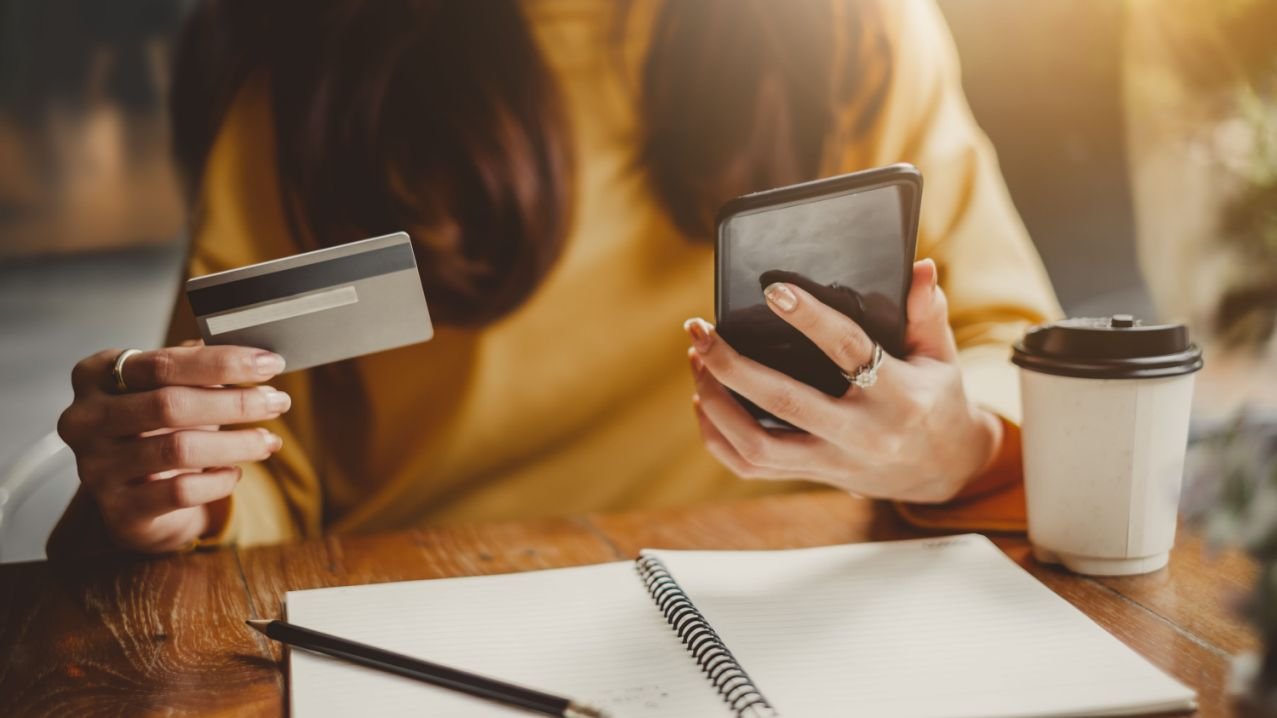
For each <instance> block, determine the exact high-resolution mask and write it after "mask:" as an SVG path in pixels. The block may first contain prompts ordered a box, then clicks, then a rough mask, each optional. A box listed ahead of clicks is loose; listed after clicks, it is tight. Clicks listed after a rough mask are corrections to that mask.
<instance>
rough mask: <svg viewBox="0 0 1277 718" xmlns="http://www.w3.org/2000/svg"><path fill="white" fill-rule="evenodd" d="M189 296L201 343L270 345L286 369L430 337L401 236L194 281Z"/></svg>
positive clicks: (431, 332) (408, 249) (408, 247)
mask: <svg viewBox="0 0 1277 718" xmlns="http://www.w3.org/2000/svg"><path fill="white" fill-rule="evenodd" d="M186 297H187V299H188V300H189V301H190V303H191V309H192V310H193V311H194V312H195V319H196V322H197V323H198V325H199V329H200V335H201V336H203V337H204V343H206V344H236V345H240V346H249V347H258V348H261V349H268V350H270V351H273V352H275V353H277V354H279V355H281V356H283V357H284V361H285V362H286V363H287V365H288V371H295V370H297V369H306V368H308V367H312V366H318V365H320V364H327V363H329V362H335V361H341V360H342V359H350V358H351V357H357V356H361V355H363V354H371V353H373V352H379V351H383V350H386V349H393V348H395V347H401V346H406V345H408V344H417V343H419V342H424V341H428V340H429V339H430V338H431V337H432V336H434V328H433V327H432V326H431V324H430V313H429V312H428V311H427V309H426V297H425V294H424V292H423V291H422V289H421V275H419V274H418V273H417V261H416V258H415V257H414V256H413V253H412V242H411V240H410V239H409V238H408V235H407V234H405V233H403V232H396V233H394V234H388V235H386V236H384V237H373V238H372V239H364V240H361V241H358V242H351V243H350V244H343V245H339V246H336V247H328V248H326V249H317V250H315V251H313V252H305V253H303V254H296V255H293V256H291V257H284V258H282V259H273V260H271V261H269V262H262V263H261V264H252V265H249V266H247V267H240V268H238V269H231V270H227V271H225V272H218V273H216V274H206V275H204V276H202V277H193V278H191V279H189V280H187V282H186Z"/></svg>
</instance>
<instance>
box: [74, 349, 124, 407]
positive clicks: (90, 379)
mask: <svg viewBox="0 0 1277 718" xmlns="http://www.w3.org/2000/svg"><path fill="white" fill-rule="evenodd" d="M120 351H121V350H119V349H104V350H102V351H100V352H98V353H96V354H94V355H93V356H91V357H87V358H85V359H82V360H81V361H79V362H78V363H76V365H75V368H73V369H72V370H71V389H72V390H73V391H75V395H76V396H83V395H84V394H86V393H88V392H90V391H96V390H114V389H115V378H114V377H113V376H112V375H111V368H112V367H113V366H114V364H115V359H116V357H118V356H119V355H120ZM134 358H136V357H134Z"/></svg>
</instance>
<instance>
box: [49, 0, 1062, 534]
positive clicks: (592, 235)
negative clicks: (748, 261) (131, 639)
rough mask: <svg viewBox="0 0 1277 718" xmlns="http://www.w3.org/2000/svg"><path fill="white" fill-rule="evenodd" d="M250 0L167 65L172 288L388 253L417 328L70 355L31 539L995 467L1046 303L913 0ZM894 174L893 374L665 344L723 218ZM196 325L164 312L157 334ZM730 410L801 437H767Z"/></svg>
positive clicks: (635, 497) (705, 292)
mask: <svg viewBox="0 0 1277 718" xmlns="http://www.w3.org/2000/svg"><path fill="white" fill-rule="evenodd" d="M273 7H274V8H275V9H272V10H271V11H270V13H271V14H269V15H263V12H264V11H262V10H260V9H258V8H256V7H254V6H253V3H248V2H220V3H205V5H203V6H202V7H201V8H200V9H199V10H198V11H197V14H196V17H195V19H194V20H193V22H192V25H191V29H190V32H189V36H188V38H187V39H186V42H185V44H184V48H183V51H182V55H181V58H180V61H179V64H178V67H177V82H176V85H175V94H174V98H173V100H174V107H175V113H174V115H175V132H176V139H177V148H178V152H179V156H180V159H181V161H182V163H183V165H184V167H185V169H186V170H187V173H188V177H189V178H190V181H191V193H192V197H193V202H194V208H195V211H194V222H193V247H192V253H191V258H190V263H189V267H188V271H189V272H190V273H191V274H203V273H206V272H212V271H218V270H222V269H227V268H231V267H235V266H240V265H243V264H247V263H250V262H256V261H261V260H265V259H269V258H273V257H279V256H284V255H288V254H292V253H295V252H298V251H302V250H306V249H312V248H315V247H318V246H325V245H332V244H337V243H341V242H346V241H351V240H355V239H359V238H361V237H365V236H371V235H374V234H378V233H382V232H385V231H391V230H397V229H406V230H407V231H408V232H409V233H410V234H411V235H412V236H413V238H414V241H415V242H416V243H417V249H418V255H419V257H420V259H421V262H420V264H421V271H422V276H423V280H424V282H425V289H426V296H427V298H428V301H429V302H430V305H431V311H432V313H433V315H434V316H435V318H436V320H437V322H439V323H440V324H442V325H443V326H442V327H441V328H440V329H439V330H438V331H437V333H436V336H435V338H434V339H433V341H431V342H430V343H427V344H424V345H419V346H415V347H408V348H404V349H399V350H394V351H389V352H384V353H381V354H376V355H372V356H367V357H362V358H359V359H357V360H354V361H350V362H344V363H342V364H339V365H333V366H329V367H323V368H320V369H317V370H312V371H308V372H303V373H298V374H289V375H285V376H277V375H278V374H279V372H280V371H281V370H282V369H283V368H284V367H283V365H282V361H281V360H280V359H279V358H278V357H276V356H274V355H271V354H269V353H265V352H259V351H254V350H251V349H245V348H234V347H202V346H184V347H175V348H169V349H162V350H159V351H154V352H146V353H143V354H141V355H138V356H135V357H132V358H131V359H129V360H128V361H127V362H125V364H124V366H123V377H122V378H123V379H124V384H125V388H126V389H127V391H123V392H121V391H118V390H117V389H116V388H115V387H114V385H113V380H112V378H111V377H112V366H113V364H114V363H115V361H116V359H117V357H118V356H119V354H120V352H119V351H118V350H111V351H105V352H102V353H100V354H97V355H95V356H93V357H90V358H88V359H86V360H85V361H83V362H81V363H80V364H79V365H78V366H77V368H76V371H75V373H74V375H73V377H72V378H73V383H74V384H75V386H76V390H77V396H76V399H75V401H74V403H73V404H72V406H71V407H70V408H69V409H68V410H67V411H66V412H65V414H64V415H63V417H62V420H61V422H60V430H61V432H62V435H63V437H64V438H65V439H66V440H67V443H68V444H70V445H71V446H72V447H73V448H74V449H75V451H76V454H77V458H78V460H79V466H80V474H81V480H82V484H83V485H82V487H81V490H80V492H79V494H78V495H77V499H76V500H75V501H74V502H73V504H72V507H71V508H70V509H69V510H68V514H67V515H66V516H65V517H64V519H63V522H62V524H61V526H60V528H59V530H58V531H56V532H55V535H54V537H53V539H52V540H51V551H53V552H56V551H60V550H78V549H82V548H85V547H91V546H94V545H101V543H103V542H108V541H109V542H111V543H112V544H114V545H116V546H119V547H123V548H126V549H132V550H138V551H151V552H156V551H170V550H175V549H180V548H183V547H186V546H190V545H192V544H193V543H195V542H204V543H212V544H216V543H225V542H232V541H234V542H239V543H258V542H268V541H279V540H286V539H290V538H294V537H298V536H313V535H317V534H319V533H321V532H323V531H342V532H345V531H363V530H375V529H383V528H392V527H398V526H407V525H413V524H421V523H426V522H429V523H446V522H456V521H468V520H479V519H484V520H487V519H505V518H529V517H538V516H548V515H556V514H570V513H579V512H584V511H595V510H615V509H622V508H635V507H651V506H660V505H669V504H673V503H678V502H689V501H695V500H701V499H709V498H718V497H727V496H733V495H744V494H750V493H761V492H769V491H780V490H784V489H786V488H789V487H791V486H792V485H793V484H790V483H788V482H775V481H754V482H742V481H740V480H739V479H738V478H737V477H736V476H733V474H736V475H738V476H743V477H746V478H754V479H811V480H816V481H821V482H825V483H829V484H833V485H835V486H838V487H840V488H842V489H844V490H847V491H851V492H855V493H858V494H863V495H868V496H874V497H882V498H891V499H897V500H901V501H914V502H930V503H935V502H941V501H944V500H946V499H949V498H951V497H954V496H955V495H959V494H960V493H963V492H965V494H964V495H967V494H978V493H981V492H985V491H987V490H989V488H990V487H992V486H993V485H995V484H1000V483H1004V482H1005V481H1007V480H1008V478H1010V479H1014V478H1015V472H1016V468H1015V466H1016V464H1017V460H1016V456H1017V453H1016V452H1017V451H1018V435H1017V434H1016V433H1015V431H1014V428H1013V425H1012V424H1011V420H1013V419H1014V417H1015V411H1016V408H1015V407H1016V403H1017V402H1016V398H1015V396H1016V395H1015V392H1014V384H1013V379H1012V377H1013V375H1012V374H1011V373H1010V371H1009V367H1008V366H1007V363H1006V353H1007V351H1006V350H1007V345H1008V343H1009V342H1010V341H1011V340H1013V339H1014V338H1015V337H1017V336H1018V335H1019V334H1020V333H1021V332H1022V331H1023V328H1024V327H1025V326H1026V325H1028V324H1030V323H1033V322H1037V321H1040V320H1042V319H1043V318H1045V317H1047V316H1050V315H1052V314H1054V313H1055V312H1056V311H1057V309H1056V305H1055V301H1054V298H1053V296H1052V294H1051V290H1050V288H1049V285H1048V282H1047V280H1046V277H1045V274H1044V272H1043V271H1042V268H1041V266H1040V263H1039V261H1038V259H1037V257H1036V255H1035V254H1034V252H1033V250H1032V247H1031V245H1030V243H1029V241H1028V239H1027V237H1026V236H1025V233H1024V230H1023V228H1022V226H1021V224H1020V222H1019V220H1018V218H1017V217H1016V215H1015V212H1014V209H1013V208H1012V205H1011V202H1010V200H1009V198H1008V196H1007V194H1006V190H1005V188H1004V186H1003V183H1002V180H1001V178H1000V176H999V174H998V170H997V167H996V162H995V160H994V155H993V152H992V150H991V148H990V147H989V145H988V142H987V141H986V140H985V138H984V137H983V136H982V135H981V133H980V132H979V130H978V128H977V127H976V125H975V123H974V121H973V120H972V118H971V115H970V112H969V110H968V108H967V106H966V102H965V100H964V98H963V96H962V93H961V90H960V82H959V75H958V67H957V61H956V55H955V52H954V49H953V46H952V42H951V40H950V38H949V37H948V36H947V34H946V31H945V29H944V26H943V22H942V20H941V18H940V16H939V13H938V10H937V9H936V7H935V6H934V5H933V4H932V3H931V2H930V0H908V1H899V0H891V1H890V2H885V1H879V2H856V1H855V0H808V1H804V2H796V3H785V4H784V5H783V6H782V5H780V4H775V3H768V2H762V1H761V0H760V1H756V2H740V1H739V0H700V1H698V2H694V3H693V2H667V3H663V4H662V3H657V2H653V1H652V0H634V1H633V2H629V3H621V4H617V3H611V2H605V1H603V0H525V1H524V2H518V3H516V2H491V3H452V2H443V1H442V0H440V1H437V2H430V1H428V0H422V1H421V2H415V3H410V2H406V1H398V2H379V3H361V2H357V1H355V0H329V1H328V2H325V3H323V4H322V7H321V8H317V7H316V5H315V4H314V3H312V2H305V3H298V4H297V6H296V7H294V6H293V5H292V4H291V3H280V4H278V6H273ZM895 161H908V162H913V163H914V164H916V165H917V166H918V167H920V168H921V170H922V171H923V173H924V175H925V176H926V177H927V191H926V198H925V200H924V209H923V219H922V226H921V229H920V238H919V246H920V254H921V255H922V256H924V257H926V258H927V259H926V260H924V261H922V262H920V263H918V264H917V265H915V267H914V277H913V282H914V291H913V292H912V293H911V295H910V297H909V300H908V302H909V304H908V310H909V315H910V325H909V327H908V345H909V350H910V355H909V357H908V359H907V361H904V360H895V359H888V360H887V361H886V362H885V364H884V365H883V366H882V369H881V373H880V374H881V379H880V381H879V382H878V384H877V386H875V387H873V388H871V389H868V390H859V389H857V390H853V391H850V392H848V394H847V395H846V396H844V397H841V398H833V397H827V396H824V395H820V394H818V393H816V392H814V390H811V389H809V388H807V387H805V386H804V385H801V384H798V383H797V382H794V381H792V380H790V379H788V378H787V377H784V376H782V375H779V374H776V373H774V372H771V371H768V370H765V369H763V368H761V367H759V366H757V365H755V364H752V363H751V362H749V361H746V360H744V359H742V358H741V357H739V356H737V355H736V354H735V353H734V352H733V351H732V350H731V348H730V347H728V346H726V345H725V344H724V343H723V342H721V341H719V340H718V339H717V337H716V335H715V334H714V332H713V330H712V328H711V327H710V326H709V325H708V324H707V323H706V322H704V321H703V320H699V319H693V320H692V321H689V322H687V324H686V329H687V332H688V333H687V334H683V333H681V332H680V330H679V327H680V324H682V323H683V320H684V319H685V318H687V317H689V316H691V317H696V316H697V315H702V314H706V313H708V310H709V309H710V301H711V294H712V286H713V274H712V272H713V267H712V249H711V247H710V245H709V242H708V239H709V235H710V231H711V228H710V218H711V217H712V216H713V213H714V212H715V210H716V208H717V207H718V205H719V204H720V203H721V202H722V201H724V200H726V199H728V198H730V197H732V196H735V195H739V194H742V193H744V192H747V191H751V190H755V189H760V188H764V187H771V186H778V185H782V184H787V183H790V182H794V181H799V180H803V179H809V178H812V177H816V176H822V175H832V174H837V173H840V172H845V171H850V170H854V169H860V168H866V167H871V166H876V165H882V164H887V163H890V162H895ZM937 282H939V284H940V285H942V286H943V290H941V289H940V288H939V286H938V285H937ZM768 296H769V300H770V302H771V306H773V307H774V309H775V311H777V313H778V314H780V315H781V316H782V317H784V318H785V319H786V320H788V321H791V322H792V323H793V324H795V325H796V326H797V327H798V328H799V329H800V330H802V331H803V332H805V333H806V334H807V335H808V336H809V337H811V338H812V339H813V340H814V341H815V342H816V343H817V344H819V345H820V346H822V347H824V348H826V350H827V351H828V352H829V353H830V355H831V356H832V357H833V358H834V359H835V361H837V362H838V363H839V365H840V366H841V367H842V368H843V369H844V370H845V371H847V372H848V373H851V372H855V371H856V370H857V369H859V368H860V367H862V366H863V365H865V364H866V363H867V362H868V361H869V358H870V353H871V351H872V343H871V342H870V341H869V340H868V338H867V337H865V336H864V334H863V332H862V331H860V329H859V328H858V327H856V326H855V325H854V323H852V322H851V321H850V320H847V319H845V318H843V317H842V316H841V315H838V314H835V313H833V312H831V311H830V310H828V308H826V307H824V306H822V305H820V304H819V303H818V302H816V301H815V300H814V299H812V297H810V295H806V294H805V293H803V292H802V291H801V290H799V289H797V288H796V287H792V286H789V285H782V286H778V287H772V288H769V291H768ZM195 336H196V333H195V331H194V327H193V323H192V321H191V317H190V312H189V309H188V308H187V307H185V306H183V305H181V304H179V306H178V308H177V310H176V311H175V313H174V320H173V324H172V331H171V333H170V344H177V343H179V342H181V341H183V340H189V339H190V338H192V337H195ZM689 340H690V343H691V344H692V347H691V348H690V349H689V348H688V347H687V343H688V342H689ZM689 351H690V365H691V372H692V377H693V383H694V387H695V388H694V390H695V393H696V395H695V397H693V401H692V404H693V409H694V418H693V417H687V418H686V419H684V417H685V416H687V414H686V412H687V411H688V406H687V404H688V394H689V384H688V378H687V375H686V374H685V373H684V372H687V371H688V364H689V358H688V357H686V356H685V352H689ZM259 382H261V383H267V382H268V383H269V386H270V387H272V388H270V389H266V388H260V389H259V388H210V387H213V386H214V385H242V384H246V383H259ZM728 388H730V389H734V390H736V391H738V392H739V393H741V394H742V395H744V396H746V397H749V398H750V399H752V400H753V401H754V402H755V403H757V404H759V405H760V406H762V407H764V408H766V409H769V410H771V411H772V412H773V413H775V414H778V415H780V416H782V417H783V418H786V419H789V420H790V421H791V422H793V423H794V424H796V425H798V426H800V427H802V428H805V429H807V430H808V431H809V432H810V433H809V434H807V435H790V436H779V435H773V434H769V433H767V432H765V431H764V430H762V429H761V428H760V427H759V426H758V425H757V424H756V423H754V422H753V421H752V420H751V419H749V418H748V415H747V414H745V413H744V412H743V411H742V410H741V409H740V408H739V407H738V406H737V405H736V404H734V403H733V402H732V400H731V399H730V397H729V395H728V394H727V389H728ZM245 423H256V424H259V426H258V428H235V429H230V428H221V429H220V430H219V429H218V427H219V426H220V427H227V426H232V425H241V424H245ZM698 426H699V433H700V436H699V437H698V435H697V427H698ZM702 442H703V445H702ZM706 448H708V452H706ZM715 459H716V460H717V463H716V462H715Z"/></svg>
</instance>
